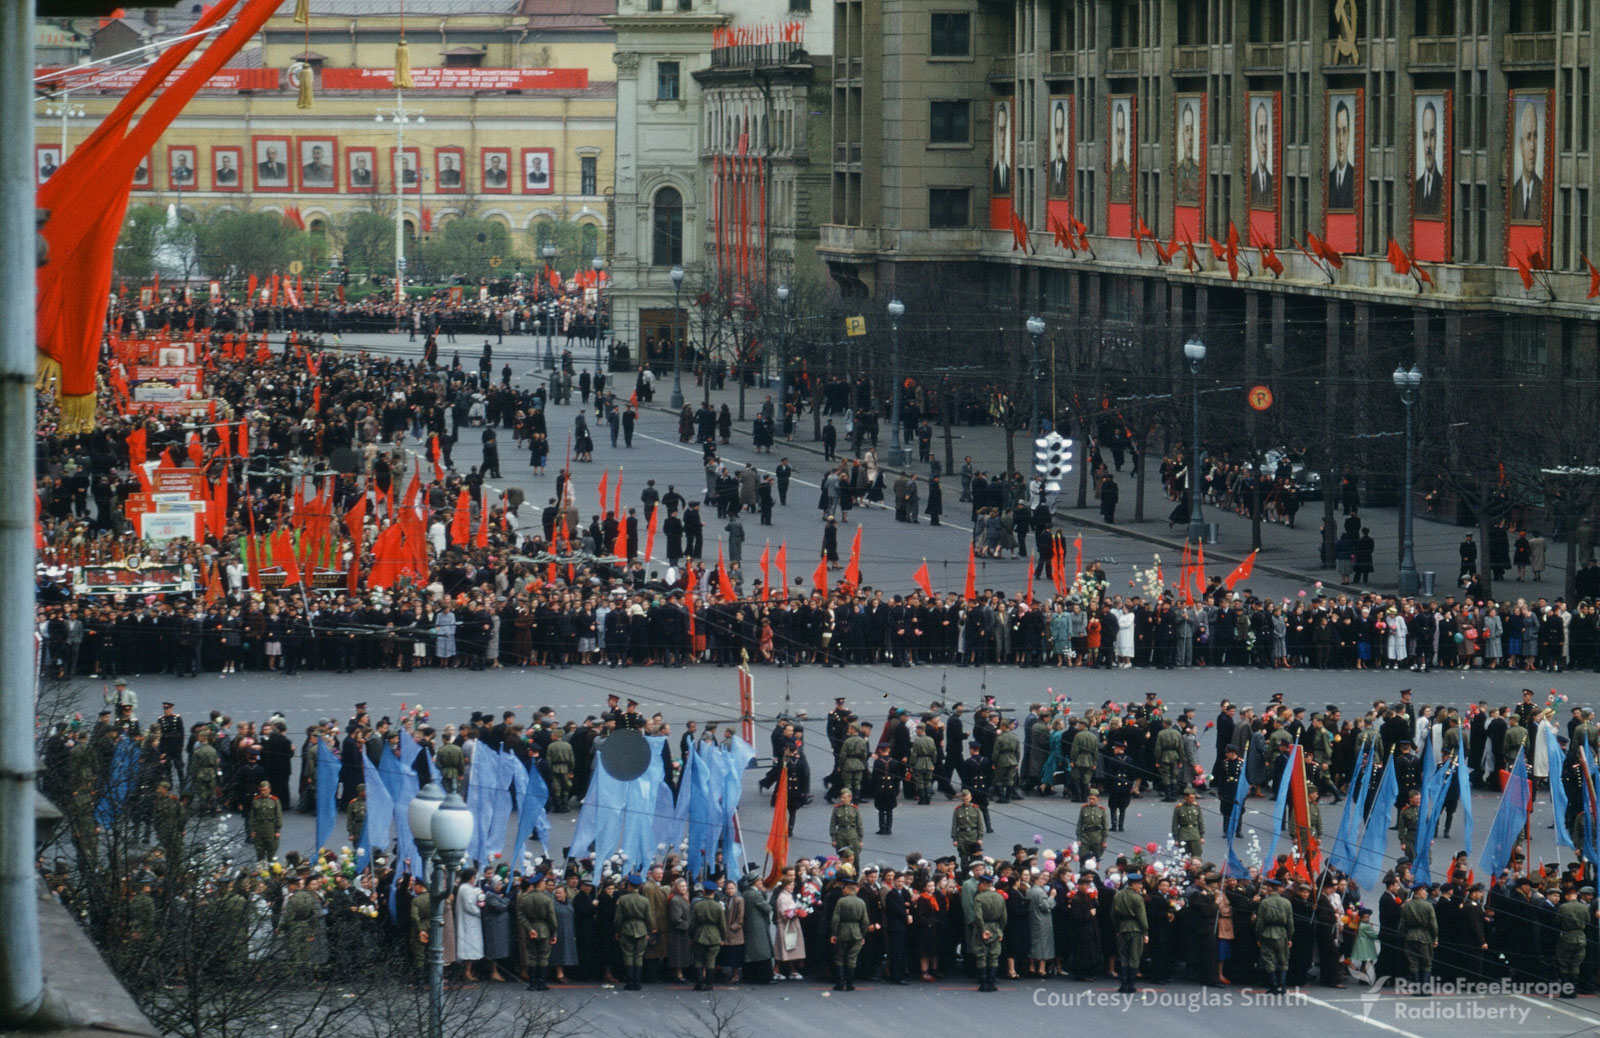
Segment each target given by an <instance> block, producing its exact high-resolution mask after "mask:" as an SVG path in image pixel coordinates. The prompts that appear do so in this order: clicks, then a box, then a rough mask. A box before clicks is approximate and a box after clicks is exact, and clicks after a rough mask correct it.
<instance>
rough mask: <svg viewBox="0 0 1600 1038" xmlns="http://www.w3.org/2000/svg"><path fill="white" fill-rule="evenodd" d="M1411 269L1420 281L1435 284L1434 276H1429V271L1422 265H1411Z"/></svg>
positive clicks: (1414, 263)
mask: <svg viewBox="0 0 1600 1038" xmlns="http://www.w3.org/2000/svg"><path fill="white" fill-rule="evenodd" d="M1411 269H1412V271H1413V272H1415V274H1416V275H1417V279H1418V280H1419V281H1422V282H1425V283H1427V284H1429V285H1431V284H1433V275H1431V274H1429V273H1428V269H1427V268H1426V267H1424V266H1423V265H1422V264H1420V263H1416V262H1413V263H1412V264H1411Z"/></svg>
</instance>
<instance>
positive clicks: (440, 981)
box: [428, 854, 449, 1038]
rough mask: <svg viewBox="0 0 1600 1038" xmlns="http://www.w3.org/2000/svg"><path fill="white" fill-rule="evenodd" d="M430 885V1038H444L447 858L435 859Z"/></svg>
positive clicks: (433, 857)
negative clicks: (445, 863) (444, 859)
mask: <svg viewBox="0 0 1600 1038" xmlns="http://www.w3.org/2000/svg"><path fill="white" fill-rule="evenodd" d="M432 865H433V875H432V876H431V877H430V879H431V882H429V884H428V898H429V900H428V1038H444V901H445V896H446V894H447V893H448V892H449V877H448V876H447V874H446V870H445V865H444V861H443V859H442V858H441V857H440V856H439V855H438V854H435V855H433V856H432Z"/></svg>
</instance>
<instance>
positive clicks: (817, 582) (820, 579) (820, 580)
mask: <svg viewBox="0 0 1600 1038" xmlns="http://www.w3.org/2000/svg"><path fill="white" fill-rule="evenodd" d="M811 583H812V586H814V587H815V588H816V589H817V590H818V591H820V592H822V593H823V594H824V595H826V594H827V593H828V559H827V556H823V557H822V558H820V559H818V560H817V568H816V569H814V570H812V571H811Z"/></svg>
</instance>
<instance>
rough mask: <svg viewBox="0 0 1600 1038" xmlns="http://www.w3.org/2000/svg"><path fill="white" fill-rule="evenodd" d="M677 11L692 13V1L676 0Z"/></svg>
mask: <svg viewBox="0 0 1600 1038" xmlns="http://www.w3.org/2000/svg"><path fill="white" fill-rule="evenodd" d="M678 10H680V11H692V10H694V0H678Z"/></svg>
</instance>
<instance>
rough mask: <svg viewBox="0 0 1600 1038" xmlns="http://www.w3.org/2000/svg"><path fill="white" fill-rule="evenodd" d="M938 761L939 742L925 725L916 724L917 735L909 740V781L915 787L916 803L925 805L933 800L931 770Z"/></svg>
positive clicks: (932, 770)
mask: <svg viewBox="0 0 1600 1038" xmlns="http://www.w3.org/2000/svg"><path fill="white" fill-rule="evenodd" d="M938 761H939V744H938V743H936V742H934V741H933V736H931V735H929V734H928V729H927V726H926V725H920V724H919V725H917V737H916V738H915V739H914V740H912V742H911V781H912V783H913V785H914V786H915V787H916V791H917V803H919V804H922V805H924V806H926V805H927V804H931V803H932V802H933V772H934V768H935V767H936V766H937V764H938Z"/></svg>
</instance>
